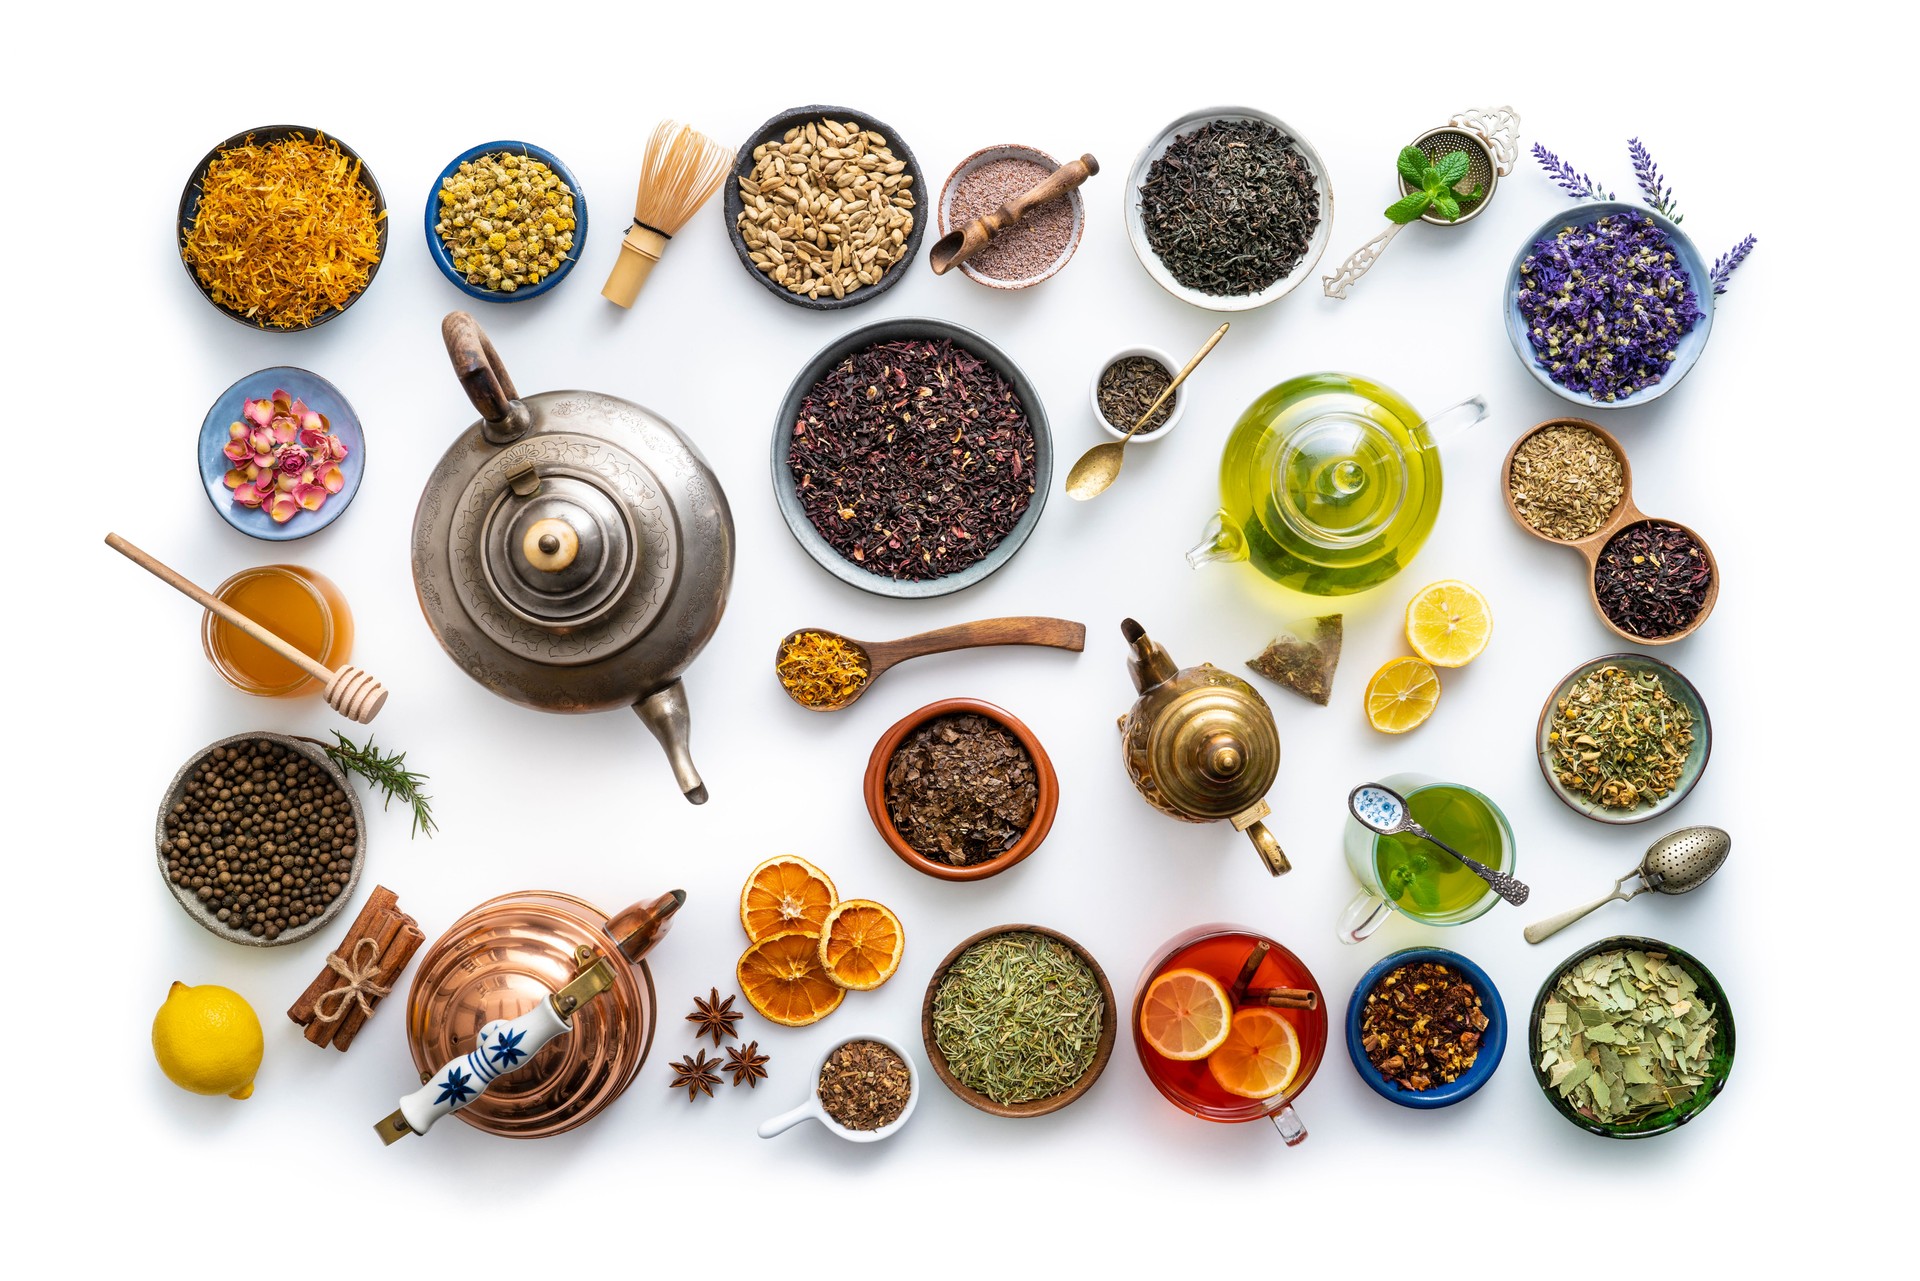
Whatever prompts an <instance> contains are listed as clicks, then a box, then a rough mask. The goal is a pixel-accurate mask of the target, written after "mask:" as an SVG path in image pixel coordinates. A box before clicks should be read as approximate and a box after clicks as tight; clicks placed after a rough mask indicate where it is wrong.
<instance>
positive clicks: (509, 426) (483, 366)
mask: <svg viewBox="0 0 1920 1281" xmlns="http://www.w3.org/2000/svg"><path fill="white" fill-rule="evenodd" d="M440 337H441V339H442V340H443V341H444V342H445V343H446V345H447V359H449V360H451V361H452V362H453V372H454V374H455V375H456V376H457V377H458V378H459V379H460V385H461V386H462V387H464V388H466V391H467V399H468V400H470V401H472V402H473V407H474V408H475V409H477V410H479V411H480V420H481V426H480V430H481V432H482V433H483V434H484V435H485V436H486V438H487V440H488V441H489V442H491V443H492V444H495V445H504V444H506V443H507V442H508V441H511V440H517V439H519V438H520V437H521V436H522V435H524V434H526V430H527V428H528V427H530V426H532V425H533V418H532V415H530V414H529V413H528V412H527V407H526V404H525V403H524V402H522V401H521V399H520V393H519V392H518V391H516V390H515V389H514V386H513V378H512V377H511V376H510V375H509V374H508V373H507V367H506V366H505V365H503V364H501V363H500V354H499V353H498V352H496V351H495V350H494V349H493V342H492V341H491V340H490V339H489V338H488V337H487V333H486V331H485V330H484V329H482V328H480V322H479V321H477V320H475V319H474V318H473V316H472V315H471V314H469V313H467V312H464V311H450V312H448V313H447V315H446V318H445V319H444V320H442V321H441V322H440Z"/></svg>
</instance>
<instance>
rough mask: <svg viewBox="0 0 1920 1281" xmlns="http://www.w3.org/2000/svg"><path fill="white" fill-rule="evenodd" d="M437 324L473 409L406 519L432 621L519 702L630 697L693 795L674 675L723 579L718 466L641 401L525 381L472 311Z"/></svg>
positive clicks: (419, 587)
mask: <svg viewBox="0 0 1920 1281" xmlns="http://www.w3.org/2000/svg"><path fill="white" fill-rule="evenodd" d="M440 329H441V336H442V338H443V339H444V340H445V342H446V348H447V355H448V356H449V357H450V358H451V359H452V361H453V367H454V372H455V373H456V374H458V375H459V378H460V384H461V386H462V387H464V388H465V389H466V393H467V398H468V399H469V400H471V401H472V402H473V407H474V408H475V409H477V410H479V411H480V421H479V422H477V423H474V424H473V425H472V426H470V427H468V428H467V429H466V431H465V432H463V433H461V435H460V437H459V438H458V439H457V440H455V441H454V442H453V445H452V446H451V447H450V448H449V449H448V450H447V452H446V455H445V456H444V457H442V458H441V460H440V462H439V464H438V465H437V466H436V467H435V468H434V469H433V474H432V475H431V476H430V477H429V478H428V480H427V485H426V489H425V491H424V492H423V493H422V494H421V496H420V506H419V509H418V510H417V511H416V512H415V514H414V518H413V581H414V589H415V591H416V592H417V593H418V594H419V597H420V608H421V610H422V612H424V613H425V614H426V616H427V623H428V625H429V626H431V627H432V628H433V634H434V636H435V637H436V638H437V639H438V640H439V642H440V645H441V647H442V648H443V649H445V650H446V651H447V654H448V656H449V657H451V658H452V659H453V661H454V662H456V663H458V664H459V665H460V666H461V667H462V668H463V669H465V671H466V673H467V675H469V676H471V677H473V679H475V680H476V681H479V682H480V683H481V684H482V685H485V686H486V687H487V688H488V689H490V690H492V691H493V692H494V693H496V694H498V695H500V696H501V697H503V698H509V699H512V700H513V701H514V702H516V703H520V704H523V705H525V706H527V707H533V708H538V709H540V710H542V711H549V712H596V711H606V710H610V709H612V708H616V707H629V706H630V707H632V708H633V710H634V711H636V712H638V713H639V715H640V719H641V720H642V721H644V722H646V725H647V728H648V729H650V730H652V731H653V734H654V736H655V737H656V738H658V739H659V740H660V745H661V746H662V747H664V748H665V749H666V752H667V758H668V760H669V761H670V762H671V763H672V765H673V775H674V780H675V781H676V782H677V783H678V784H679V785H680V790H681V791H682V792H683V793H685V794H686V797H687V799H688V800H690V801H692V802H693V803H694V804H696V805H698V804H700V803H701V802H703V801H705V800H706V799H707V789H706V785H705V784H704V783H702V782H701V781H700V773H699V771H698V770H696V769H694V767H693V757H692V756H691V755H690V753H689V750H688V741H687V740H688V712H687V692H686V689H685V688H684V687H683V686H682V685H681V684H680V674H681V673H682V672H683V671H685V670H686V668H687V666H688V664H690V663H692V662H693V660H694V657H695V656H696V655H697V654H699V652H700V650H701V649H702V648H703V647H704V646H705V645H706V643H707V641H708V640H709V639H710V638H711V637H712V636H713V633H714V631H715V629H717V628H718V627H719V625H720V615H721V612H722V611H723V610H724V609H725V608H726V604H727V591H728V588H729V586H730V585H731V583H732V579H733V537H734V535H733V515H732V513H731V512H730V511H729V510H728V508H727V498H726V494H725V493H723V492H722V491H721V488H720V481H719V478H718V477H716V476H715V475H714V474H713V470H712V469H711V468H710V467H708V466H707V462H706V460H705V459H704V458H702V457H701V456H700V451H699V450H698V449H696V448H694V446H693V443H692V442H691V441H690V440H688V439H687V438H686V437H685V436H683V435H681V434H680V432H679V431H677V430H676V429H675V428H674V427H673V425H672V424H671V423H669V422H667V421H666V420H665V419H664V418H661V417H660V416H659V415H657V414H655V413H653V412H652V411H650V410H648V409H646V408H644V407H642V406H640V405H636V404H634V403H633V402H631V401H627V400H621V399H619V398H618V397H614V396H606V395H601V394H598V393H596V392H586V391H549V392H541V393H540V394H538V395H534V396H526V397H522V396H521V395H520V394H519V392H518V391H516V390H515V389H514V385H513V380H512V379H511V378H510V377H508V375H507V371H506V367H505V366H504V365H502V364H501V362H500V357H499V355H498V354H497V353H496V352H495V351H494V349H493V344H492V343H491V342H489V341H488V340H487V336H486V334H485V333H484V332H482V331H481V329H480V325H479V322H477V321H476V320H474V318H473V317H472V316H470V315H468V314H467V313H466V312H464V311H456V312H453V313H451V314H450V315H448V316H447V318H446V319H445V320H444V321H443V322H442V323H441V326H440Z"/></svg>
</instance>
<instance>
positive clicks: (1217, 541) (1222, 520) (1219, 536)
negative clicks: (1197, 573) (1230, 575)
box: [1187, 511, 1247, 569]
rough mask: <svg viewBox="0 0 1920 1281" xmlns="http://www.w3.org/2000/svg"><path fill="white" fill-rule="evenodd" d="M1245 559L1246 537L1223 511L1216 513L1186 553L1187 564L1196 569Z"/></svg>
mask: <svg viewBox="0 0 1920 1281" xmlns="http://www.w3.org/2000/svg"><path fill="white" fill-rule="evenodd" d="M1246 558H1247V536H1246V534H1245V533H1244V532H1243V531H1242V530H1241V528H1240V526H1239V525H1238V524H1236V523H1235V522H1234V520H1233V518H1232V517H1230V516H1228V515H1227V514H1226V513H1225V512H1224V511H1217V512H1215V513H1214V514H1213V519H1211V520H1209V521H1208V522H1207V527H1206V528H1205V529H1203V530H1201V531H1200V541H1199V542H1198V543H1196V544H1195V545H1194V548H1193V550H1192V551H1189V552H1188V553H1187V564H1189V565H1191V566H1192V567H1193V568H1195V569H1198V568H1200V567H1201V566H1202V565H1210V564H1212V563H1213V562H1215V561H1235V560H1245V559H1246Z"/></svg>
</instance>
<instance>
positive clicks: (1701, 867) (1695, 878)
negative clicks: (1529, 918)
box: [1525, 827, 1733, 943]
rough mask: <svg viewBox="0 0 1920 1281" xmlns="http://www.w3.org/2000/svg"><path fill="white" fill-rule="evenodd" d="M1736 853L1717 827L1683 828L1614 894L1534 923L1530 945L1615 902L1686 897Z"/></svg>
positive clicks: (1650, 851)
mask: <svg viewBox="0 0 1920 1281" xmlns="http://www.w3.org/2000/svg"><path fill="white" fill-rule="evenodd" d="M1732 852H1733V838H1732V837H1731V836H1728V835H1727V834H1726V833H1725V832H1723V831H1721V830H1720V829H1719V828H1717V827H1683V828H1681V829H1680V830H1679V831H1677V832H1668V833H1667V834H1666V835H1665V836H1663V837H1661V838H1660V839H1659V840H1657V841H1655V842H1654V843H1653V844H1652V845H1650V846H1648V847H1647V853H1646V857H1645V858H1643V859H1641V860H1640V866H1638V867H1636V868H1634V869H1633V870H1632V871H1631V872H1628V873H1627V874H1626V875H1625V876H1623V877H1621V878H1620V879H1619V880H1617V881H1615V882H1614V883H1613V893H1611V894H1609V895H1607V896H1606V897H1605V898H1599V899H1595V900H1594V901H1593V902H1591V903H1589V904H1587V905H1586V906H1585V907H1576V908H1572V909H1570V910H1568V911H1565V912H1562V913H1560V915H1558V916H1549V917H1548V918H1547V919H1546V920H1544V921H1536V922H1534V923H1533V924H1532V925H1529V926H1528V927H1527V928H1526V930H1525V933H1526V936H1527V942H1529V943H1538V942H1540V941H1541V940H1543V939H1547V938H1551V937H1552V936H1553V935H1555V934H1558V933H1559V932H1560V931H1561V930H1564V929H1566V928H1567V926H1569V925H1572V924H1573V923H1574V922H1575V921H1577V920H1579V919H1580V918H1581V917H1583V916H1585V915H1586V914H1587V913H1588V912H1591V911H1593V909H1594V908H1596V907H1599V906H1601V905H1602V904H1604V903H1611V902H1613V901H1614V900H1615V899H1619V900H1620V901H1621V902H1625V901H1626V900H1628V899H1630V898H1632V897H1634V896H1635V895H1637V894H1644V893H1646V892H1647V891H1648V890H1653V891H1655V892H1657V893H1660V894H1685V893H1686V892H1687V891H1688V890H1695V889H1699V888H1700V887H1701V886H1702V885H1704V884H1706V882H1707V878H1708V877H1710V876H1712V875H1713V874H1714V873H1715V872H1717V871H1719V870H1720V865H1721V864H1722V863H1724V862H1726V861H1727V855H1728V854H1730V853H1732ZM1636 876H1637V877H1639V878H1640V884H1638V885H1636V886H1634V887H1633V888H1632V889H1631V890H1627V891H1625V892H1624V893H1623V892H1622V891H1621V886H1623V885H1625V884H1626V883H1627V882H1628V881H1629V880H1631V879H1632V878H1633V877H1636Z"/></svg>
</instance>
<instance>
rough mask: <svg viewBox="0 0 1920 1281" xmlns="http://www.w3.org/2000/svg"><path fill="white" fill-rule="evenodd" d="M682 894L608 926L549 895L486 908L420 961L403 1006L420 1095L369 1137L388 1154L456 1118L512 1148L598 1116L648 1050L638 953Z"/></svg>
mask: <svg viewBox="0 0 1920 1281" xmlns="http://www.w3.org/2000/svg"><path fill="white" fill-rule="evenodd" d="M686 898H687V896H686V893H685V891H683V890H673V891H671V892H670V893H667V894H663V895H661V896H660V897H658V898H656V899H652V900H649V901H647V902H643V903H635V904H634V905H633V906H631V907H629V908H627V909H626V910H625V911H623V912H620V913H617V914H616V915H614V916H613V917H611V918H609V917H608V916H607V915H606V913H604V912H602V911H601V910H600V909H599V908H597V907H595V906H594V905H593V904H591V903H588V902H586V901H585V900H583V899H578V898H575V897H574V896H572V895H571V894H561V893H558V892H556V891H552V890H525V891H521V892H518V893H514V894H502V895H501V896H500V897H498V898H494V899H489V900H488V901H487V902H485V903H482V904H480V906H478V907H476V908H474V909H473V910H472V911H471V912H468V913H467V914H466V915H465V916H463V917H461V918H460V919H459V920H458V921H456V922H454V924H453V927H452V928H451V929H449V930H448V931H447V932H446V934H445V935H443V936H442V937H441V938H440V940H439V941H438V942H436V943H435V944H434V945H433V946H432V947H431V948H429V949H428V950H427V953H426V955H425V956H424V957H423V958H422V959H421V962H420V968H419V969H418V970H417V971H416V972H415V974H414V977H413V987H412V989H411V991H410V992H409V993H408V996H407V1041H408V1044H409V1046H410V1047H411V1048H412V1051H413V1062H414V1066H415V1067H417V1068H418V1069H419V1071H420V1081H421V1088H420V1089H419V1090H417V1091H415V1092H414V1093H412V1094H409V1095H408V1096H406V1098H404V1099H402V1100H401V1103H400V1108H399V1110H397V1111H395V1112H394V1113H393V1114H392V1115H391V1116H389V1117H387V1118H386V1119H385V1120H383V1121H381V1122H380V1123H379V1125H378V1126H376V1127H375V1128H376V1129H377V1130H378V1131H379V1133H380V1137H381V1138H382V1139H384V1140H385V1141H386V1142H388V1143H392V1142H394V1141H396V1140H397V1139H401V1138H404V1137H406V1136H407V1135H409V1134H425V1133H426V1132H427V1130H428V1129H429V1128H430V1127H431V1126H432V1125H433V1124H434V1122H436V1121H438V1120H440V1119H441V1118H443V1117H445V1116H448V1115H457V1116H458V1117H459V1118H460V1119H461V1120H462V1121H465V1122H466V1123H467V1124H468V1125H471V1126H472V1127H474V1128H475V1129H476V1130H482V1131H485V1132H486V1133H488V1134H497V1135H501V1136H503V1137H506V1138H514V1139H537V1138H543V1137H545V1136H547V1135H550V1134H560V1133H563V1132H565V1131H567V1130H571V1129H573V1128H574V1127H575V1126H578V1125H583V1124H585V1123H586V1122H587V1121H590V1120H592V1119H593V1118H594V1117H595V1116H597V1115H599V1113H600V1112H601V1111H603V1110H604V1109H605V1108H607V1107H608V1106H609V1105H610V1104H612V1103H613V1101H614V1100H615V1099H617V1098H619V1097H620V1095H621V1093H622V1092H623V1091H624V1090H625V1089H626V1088H627V1086H628V1085H629V1084H630V1083H631V1082H632V1081H633V1078H634V1075H635V1074H636V1073H638V1072H639V1070H640V1065H641V1064H642V1063H644V1062H645V1061H646V1057H647V1050H648V1049H649V1048H650V1047H651V1046H652V1044H653V1029H654V1023H655V1021H656V1018H657V1015H656V1009H655V1007H656V1000H655V997H654V992H653V976H652V974H651V973H650V972H649V971H648V969H647V965H646V962H645V960H644V959H643V958H644V957H645V956H646V954H647V953H648V952H649V951H651V950H652V949H653V946H654V945H655V944H656V943H658V942H659V941H660V940H661V938H662V937H664V936H665V935H666V932H667V929H668V926H669V925H670V924H671V921H672V917H673V914H674V913H675V912H677V911H679V910H680V906H681V904H683V903H685V902H686Z"/></svg>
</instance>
